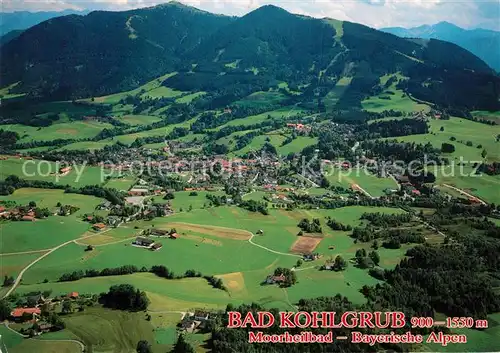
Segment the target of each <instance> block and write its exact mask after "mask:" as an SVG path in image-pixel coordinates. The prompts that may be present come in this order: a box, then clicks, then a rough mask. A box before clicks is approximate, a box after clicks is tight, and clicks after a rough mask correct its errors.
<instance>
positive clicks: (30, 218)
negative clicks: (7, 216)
mask: <svg viewBox="0 0 500 353" xmlns="http://www.w3.org/2000/svg"><path fill="white" fill-rule="evenodd" d="M21 220H22V221H23V222H34V221H35V217H33V216H23V218H21Z"/></svg>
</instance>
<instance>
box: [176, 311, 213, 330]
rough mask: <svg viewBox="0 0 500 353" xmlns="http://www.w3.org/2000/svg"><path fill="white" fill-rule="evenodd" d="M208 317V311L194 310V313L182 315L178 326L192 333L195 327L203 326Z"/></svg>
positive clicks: (200, 327)
mask: <svg viewBox="0 0 500 353" xmlns="http://www.w3.org/2000/svg"><path fill="white" fill-rule="evenodd" d="M209 319H210V313H208V312H206V311H203V310H196V311H195V312H194V313H192V314H191V313H188V314H186V315H185V316H184V318H183V319H182V321H181V322H180V324H179V326H180V328H181V329H182V330H184V331H186V332H189V333H192V332H194V331H195V330H196V329H202V328H204V327H205V325H206V322H207V321H208V320H209Z"/></svg>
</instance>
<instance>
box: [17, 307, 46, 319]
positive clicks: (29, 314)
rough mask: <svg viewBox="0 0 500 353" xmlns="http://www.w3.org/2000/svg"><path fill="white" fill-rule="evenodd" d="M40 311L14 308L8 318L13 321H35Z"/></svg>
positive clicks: (38, 309) (37, 309)
mask: <svg viewBox="0 0 500 353" xmlns="http://www.w3.org/2000/svg"><path fill="white" fill-rule="evenodd" d="M41 313H42V311H41V310H40V308H15V309H14V310H13V311H12V312H11V313H10V316H12V318H13V319H14V320H16V321H17V320H21V319H25V318H29V319H30V320H36V319H37V318H38V317H39V316H40V314H41Z"/></svg>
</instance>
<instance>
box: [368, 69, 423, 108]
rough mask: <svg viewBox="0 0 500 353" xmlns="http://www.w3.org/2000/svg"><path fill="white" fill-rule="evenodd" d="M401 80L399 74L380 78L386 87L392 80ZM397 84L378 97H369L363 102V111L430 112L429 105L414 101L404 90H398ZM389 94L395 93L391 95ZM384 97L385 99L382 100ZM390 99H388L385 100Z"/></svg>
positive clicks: (393, 84)
mask: <svg viewBox="0 0 500 353" xmlns="http://www.w3.org/2000/svg"><path fill="white" fill-rule="evenodd" d="M391 77H395V78H396V79H398V80H399V79H401V78H403V76H401V75H400V74H399V73H397V74H387V75H384V76H382V77H380V83H381V84H382V85H385V84H386V82H387V81H388V80H389V79H390V78H391ZM396 85H397V82H394V83H392V84H391V85H390V86H389V87H388V88H386V89H384V91H383V92H382V93H381V94H379V95H378V96H374V97H369V98H367V99H365V100H364V101H362V102H361V105H362V107H363V109H365V110H368V111H372V112H382V111H384V110H390V109H394V110H399V111H403V112H408V113H411V112H418V111H422V110H423V111H429V110H430V107H429V106H428V105H427V104H421V103H417V102H415V101H413V100H412V99H410V97H408V96H407V95H406V94H405V93H404V92H403V91H402V90H400V89H397V88H396ZM388 92H393V93H394V94H390V93H388ZM382 97H383V98H382ZM384 98H388V99H384Z"/></svg>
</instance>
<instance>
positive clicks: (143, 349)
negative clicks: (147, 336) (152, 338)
mask: <svg viewBox="0 0 500 353" xmlns="http://www.w3.org/2000/svg"><path fill="white" fill-rule="evenodd" d="M135 350H136V352H137V353H151V352H152V350H151V345H150V344H149V342H148V341H145V340H140V341H139V342H137V348H136V349H135Z"/></svg>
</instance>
